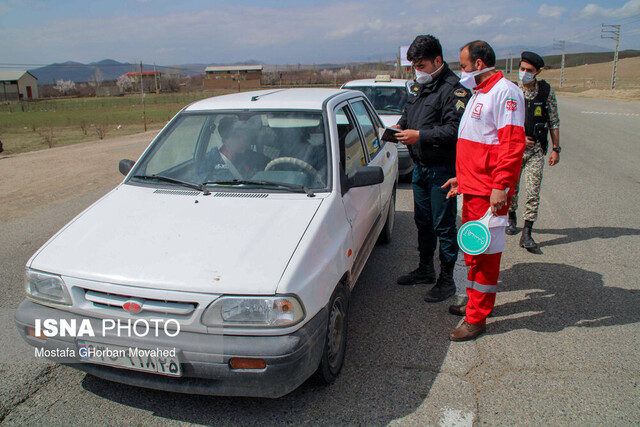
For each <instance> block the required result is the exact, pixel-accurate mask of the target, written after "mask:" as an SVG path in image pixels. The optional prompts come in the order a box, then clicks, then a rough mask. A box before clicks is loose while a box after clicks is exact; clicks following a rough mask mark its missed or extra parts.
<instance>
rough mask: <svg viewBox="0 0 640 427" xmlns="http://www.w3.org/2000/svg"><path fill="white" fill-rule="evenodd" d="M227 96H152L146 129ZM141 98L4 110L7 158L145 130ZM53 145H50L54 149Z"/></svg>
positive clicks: (0, 113) (0, 124) (1, 127)
mask: <svg viewBox="0 0 640 427" xmlns="http://www.w3.org/2000/svg"><path fill="white" fill-rule="evenodd" d="M224 93H227V91H216V92H215V93H214V92H198V93H188V94H160V95H156V94H148V95H146V97H145V111H146V118H147V119H146V121H147V128H148V129H154V128H161V127H162V126H164V125H165V124H166V123H167V122H168V121H169V120H170V119H171V118H172V117H173V116H174V115H175V114H176V113H177V112H178V111H180V110H181V109H182V108H183V107H185V106H186V105H188V104H189V103H191V102H194V101H197V100H199V99H203V98H208V97H210V96H214V95H221V94H224ZM141 98H142V97H141V96H140V95H127V96H123V97H113V98H72V99H56V100H44V101H38V102H27V103H22V104H6V105H0V140H1V141H2V143H3V146H4V150H5V151H4V153H2V155H8V154H15V153H22V152H26V151H33V150H40V149H44V148H49V147H50V146H53V147H59V146H64V145H69V144H75V143H78V142H84V141H91V140H95V139H98V138H99V133H102V134H103V137H104V138H109V137H114V136H123V135H127V134H133V133H139V132H142V131H143V130H144V121H143V114H142V99H141ZM50 142H51V144H50Z"/></svg>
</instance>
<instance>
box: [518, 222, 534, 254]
mask: <svg viewBox="0 0 640 427" xmlns="http://www.w3.org/2000/svg"><path fill="white" fill-rule="evenodd" d="M532 228H533V221H525V222H524V228H523V229H522V237H520V247H521V248H525V249H527V250H536V249H538V244H537V243H536V242H535V241H534V240H533V238H532V237H531V229H532Z"/></svg>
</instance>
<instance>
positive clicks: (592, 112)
mask: <svg viewBox="0 0 640 427" xmlns="http://www.w3.org/2000/svg"><path fill="white" fill-rule="evenodd" d="M582 114H602V115H605V116H627V117H638V116H640V113H609V112H606V111H582Z"/></svg>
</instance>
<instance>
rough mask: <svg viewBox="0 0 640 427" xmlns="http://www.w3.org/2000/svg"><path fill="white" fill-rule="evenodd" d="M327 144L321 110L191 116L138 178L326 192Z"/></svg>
mask: <svg viewBox="0 0 640 427" xmlns="http://www.w3.org/2000/svg"><path fill="white" fill-rule="evenodd" d="M327 141H328V139H327V138H326V137H325V129H324V120H323V117H322V113H321V112H320V111H274V112H264V111H263V112H259V111H242V112H235V111H225V112H219V113H218V112H206V113H189V112H186V113H181V116H180V117H179V118H178V119H177V120H176V121H175V123H174V124H173V125H172V126H171V128H167V130H166V131H165V132H163V133H162V134H160V135H159V136H158V138H157V139H156V141H154V143H153V145H152V147H151V149H150V150H149V152H148V153H145V156H144V157H143V158H142V159H141V160H140V161H139V162H138V164H136V170H135V171H134V173H133V174H134V175H154V174H157V175H164V176H168V177H170V178H175V179H179V180H182V181H189V182H194V183H204V182H212V181H213V182H215V181H218V182H219V181H233V180H238V181H240V180H243V181H246V180H253V181H267V182H276V183H286V184H294V185H301V186H305V187H308V188H311V189H315V190H320V189H325V188H327V187H328V183H329V179H328V177H329V164H328V159H329V157H328V143H327ZM145 182H148V180H147V181H145ZM211 185H215V184H211ZM247 185H248V184H247ZM257 187H258V186H257V185H254V187H253V188H252V189H256V188H257ZM265 188H266V187H265ZM256 191H259V189H258V190H256ZM265 191H268V190H266V189H265Z"/></svg>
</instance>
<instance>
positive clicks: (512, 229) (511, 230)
mask: <svg viewBox="0 0 640 427" xmlns="http://www.w3.org/2000/svg"><path fill="white" fill-rule="evenodd" d="M516 222H517V221H516V213H515V212H509V225H507V228H505V230H504V232H505V233H507V234H508V235H509V236H513V235H514V234H517V233H518V227H516Z"/></svg>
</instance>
